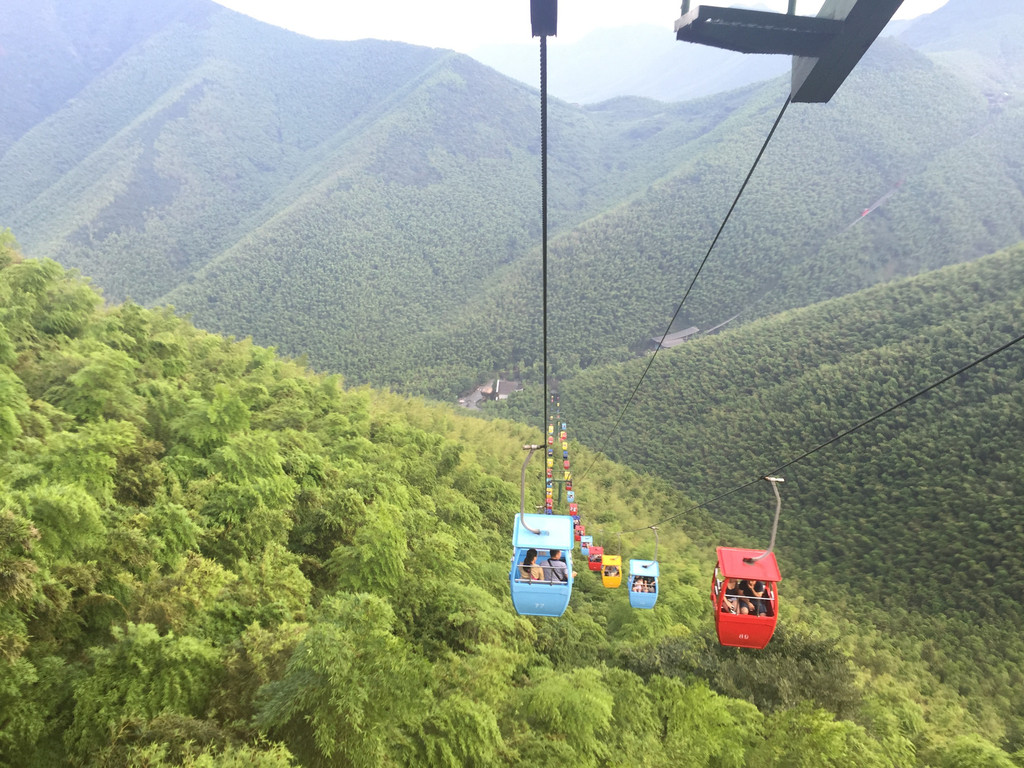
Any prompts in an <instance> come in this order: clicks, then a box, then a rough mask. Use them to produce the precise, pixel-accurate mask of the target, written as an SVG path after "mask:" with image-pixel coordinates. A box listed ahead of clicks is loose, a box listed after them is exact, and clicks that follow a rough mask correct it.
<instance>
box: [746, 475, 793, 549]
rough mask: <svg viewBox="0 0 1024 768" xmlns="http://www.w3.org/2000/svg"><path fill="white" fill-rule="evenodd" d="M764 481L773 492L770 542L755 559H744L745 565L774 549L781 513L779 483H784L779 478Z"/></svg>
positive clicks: (783, 480) (768, 478)
mask: <svg viewBox="0 0 1024 768" xmlns="http://www.w3.org/2000/svg"><path fill="white" fill-rule="evenodd" d="M764 479H765V480H767V481H768V482H769V483H771V484H772V490H773V491H775V522H774V523H772V540H771V541H770V542H769V543H768V549H766V550H765V551H764V552H762V553H761V554H760V555H758V556H757V557H744V558H743V562H745V563H756V562H757V561H758V560H763V559H764V558H766V557H768V555H770V554H771V553H772V550H773V549H775V534H776V532H777V531H778V530H779V513H780V512H782V496H780V495H779V483H784V482H786V481H785V479H783V478H781V477H765V478H764Z"/></svg>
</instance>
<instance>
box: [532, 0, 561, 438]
mask: <svg viewBox="0 0 1024 768" xmlns="http://www.w3.org/2000/svg"><path fill="white" fill-rule="evenodd" d="M530 22H531V25H532V27H533V36H534V37H540V200H541V202H540V208H541V241H542V245H541V284H542V290H541V295H542V299H541V305H542V311H541V314H542V325H543V327H542V330H541V334H542V337H543V345H544V362H543V369H542V370H541V376H542V378H543V379H544V386H543V398H544V421H543V422H542V423H541V427H540V429H541V434H543V433H544V430H545V429H547V424H548V35H554V34H557V31H558V5H557V2H556V1H554V0H548V1H545V0H531V2H530Z"/></svg>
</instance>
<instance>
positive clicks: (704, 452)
mask: <svg viewBox="0 0 1024 768" xmlns="http://www.w3.org/2000/svg"><path fill="white" fill-rule="evenodd" d="M1021 285H1024V246H1018V247H1016V248H1013V249H1011V250H1008V251H1004V252H1001V253H999V254H996V255H993V256H990V257H986V258H983V259H980V260H978V261H976V262H973V263H971V264H967V265H960V266H954V267H949V268H946V269H943V270H938V271H936V272H932V273H929V274H927V275H924V276H920V277H917V278H913V279H910V280H906V281H902V282H897V283H893V284H891V285H887V286H881V287H876V288H872V289H868V290H866V291H863V292H861V293H858V294H854V295H852V296H848V297H845V298H841V299H835V300H832V301H828V302H824V303H821V304H818V305H815V306H812V307H808V308H805V309H802V310H799V311H791V312H787V313H783V314H781V315H778V316H774V317H771V318H767V319H765V320H761V321H757V322H754V323H750V324H749V325H746V326H744V327H742V328H739V329H736V330H734V331H731V332H724V333H722V334H720V335H717V336H709V337H705V338H701V339H698V340H695V341H692V342H689V343H687V344H684V345H683V346H682V347H680V348H678V349H676V350H673V351H670V352H663V353H661V354H659V356H658V358H657V359H656V360H655V361H654V364H653V366H652V367H651V369H650V371H649V373H648V374H647V377H646V378H645V380H644V382H643V385H642V388H641V389H640V391H639V393H638V396H637V398H636V400H635V402H634V403H633V405H632V406H631V408H630V409H629V411H628V412H627V415H626V418H625V419H624V420H623V421H622V423H621V424H620V426H619V428H618V429H617V430H616V432H615V433H614V436H613V437H612V439H611V440H610V441H609V442H608V443H607V445H608V448H607V452H608V455H609V456H610V457H612V458H613V459H615V460H618V461H623V462H625V463H627V464H630V465H632V466H634V467H636V468H639V469H642V470H643V471H646V472H650V473H652V474H656V475H658V476H661V477H664V478H667V479H670V480H671V481H672V482H673V483H674V484H676V486H677V487H680V488H685V489H686V490H687V492H688V493H689V494H691V495H693V496H695V497H696V498H698V499H702V500H703V499H711V498H715V497H717V496H718V495H720V494H722V493H725V492H726V491H729V490H732V489H735V488H738V487H739V486H742V485H744V484H746V483H748V482H749V481H751V480H753V479H756V478H757V477H758V476H759V475H762V474H765V473H771V472H773V471H774V470H775V469H776V468H778V467H781V466H783V465H787V464H789V462H791V461H792V460H793V459H796V458H797V457H799V456H801V455H802V454H804V452H806V451H809V450H811V449H814V448H816V447H817V446H819V445H821V444H823V443H825V442H826V441H829V440H831V439H832V438H833V437H834V436H836V435H838V434H840V433H841V432H843V431H845V430H847V429H849V428H851V427H853V426H855V425H857V424H859V423H860V422H861V421H862V420H864V419H867V418H869V417H870V416H872V415H874V414H875V413H877V412H879V411H881V410H883V409H885V408H887V407H890V406H892V405H895V404H896V403H898V402H899V401H900V400H902V399H903V398H905V397H908V396H910V395H911V394H913V393H915V392H917V391H919V390H920V389H922V388H924V387H926V386H928V385H930V384H932V383H933V382H935V381H938V380H939V379H941V378H943V377H944V376H946V375H948V374H950V373H952V372H953V371H956V370H958V369H959V368H961V367H962V366H964V365H967V364H968V363H969V362H971V361H972V360H974V359H976V358H978V357H980V356H981V355H983V354H985V353H987V352H989V351H991V350H993V349H996V348H998V347H999V346H1001V345H1003V344H1005V343H1006V342H1008V341H1010V340H1012V339H1014V338H1016V337H1017V336H1018V335H1019V334H1020V333H1021V327H1020V318H1021V317H1024V293H1022V291H1021ZM1022 353H1024V350H1022V349H1013V350H1011V351H1008V352H1006V353H1005V354H1003V355H1000V356H998V357H995V358H992V359H991V360H988V361H986V362H985V363H984V364H982V365H980V366H978V367H977V368H975V369H972V370H971V371H969V372H966V373H964V374H962V375H960V376H958V377H957V378H956V379H955V380H954V381H951V382H949V383H948V384H947V385H945V386H943V387H941V388H939V389H936V390H934V391H932V392H930V393H929V394H928V395H927V396H926V397H923V398H921V399H919V400H917V401H915V402H913V403H911V404H909V405H907V406H905V407H903V408H900V409H899V410H897V411H895V412H894V413H893V414H891V415H889V416H886V417H884V418H882V419H880V420H878V421H876V422H874V423H872V424H870V425H868V426H866V427H865V428H863V429H861V430H859V431H857V432H854V433H853V434H852V435H850V436H849V437H847V438H844V439H843V440H841V441H839V442H837V443H835V444H834V445H830V446H829V447H827V448H825V449H823V450H821V451H818V452H815V453H814V454H813V455H811V456H809V457H807V458H806V459H804V460H801V461H799V462H797V463H796V464H793V465H792V466H788V467H786V468H785V469H784V470H783V472H782V474H783V475H784V476H785V478H786V481H787V482H786V484H785V486H784V488H783V494H784V497H785V508H786V511H785V513H784V515H783V518H782V522H781V524H780V527H779V539H780V552H781V555H780V557H781V558H782V559H783V561H784V562H785V563H786V564H787V565H788V566H789V572H790V573H793V574H794V575H796V576H797V578H799V581H800V583H801V585H802V586H803V587H804V588H805V589H806V588H808V587H809V585H812V584H815V585H818V588H819V589H820V590H823V591H824V592H826V593H828V594H830V595H836V597H833V598H831V599H833V600H835V601H836V603H837V604H839V605H843V606H848V607H849V609H850V610H852V611H854V613H855V614H857V615H864V614H866V615H870V616H873V617H875V619H876V620H878V621H879V622H884V623H886V624H887V625H888V626H890V627H892V629H893V631H895V632H898V633H900V634H906V635H908V636H910V637H914V638H918V640H919V641H922V642H924V643H925V644H926V645H927V646H929V647H931V648H932V651H931V652H932V653H934V654H935V657H936V659H939V658H941V659H943V661H941V662H939V661H937V662H936V663H938V664H940V665H941V666H943V667H944V668H945V669H946V673H945V674H946V675H948V677H947V679H950V680H955V681H956V682H957V685H958V686H959V687H960V690H962V691H966V690H975V691H976V692H980V693H983V694H984V695H985V696H990V697H994V698H996V699H997V700H999V701H1001V702H1002V704H1001V708H1003V709H1005V710H1006V711H1009V712H1013V713H1014V715H1015V716H1016V717H1020V715H1021V714H1022V713H1024V696H1022V694H1021V691H1024V679H1022V678H1021V669H1022V662H1024V643H1022V642H1021V640H1020V632H1021V627H1022V626H1024V606H1022V603H1021V600H1020V595H1021V594H1022V593H1024V568H1022V566H1021V562H1020V557H1019V553H1020V552H1021V551H1022V550H1024V532H1022V529H1021V526H1020V522H1019V515H1018V514H1017V509H1018V507H1019V502H1020V499H1021V498H1022V497H1024V485H1022V477H1021V472H1020V468H1021V467H1022V466H1024V454H1022V443H1021V439H1020V436H1021V434H1022V433H1024V424H1022V423H1021V421H1020V414H1021V412H1022V407H1021V406H1022V404H1024V362H1022V361H1024V358H1022ZM646 364H647V360H637V361H635V362H632V363H629V364H625V365H621V366H617V367H605V368H600V369H593V370H588V371H586V372H584V373H583V374H581V375H580V376H578V377H575V378H573V379H572V380H570V381H568V382H565V383H563V384H562V386H561V388H560V397H561V402H562V405H563V407H565V408H567V409H568V410H569V411H570V412H572V413H574V414H576V423H577V435H578V436H579V437H580V439H581V440H582V441H584V442H585V443H587V444H589V445H601V444H604V441H605V440H606V439H607V438H608V436H609V430H610V429H611V427H612V425H613V423H614V422H615V419H616V418H617V417H618V415H619V412H620V410H621V408H622V406H623V405H624V404H625V402H626V400H627V398H628V397H629V396H630V393H631V392H632V391H633V388H634V387H635V386H636V384H637V382H638V381H639V377H640V373H641V371H642V369H643V367H644V366H645V365H646ZM772 506H773V505H772V504H771V499H770V495H769V494H767V493H766V491H765V490H764V489H763V488H757V487H754V488H748V489H745V490H744V491H742V492H740V493H735V494H732V495H730V496H729V497H728V498H726V499H724V500H722V501H721V502H718V503H716V504H714V505H713V506H712V507H711V512H712V513H714V514H715V516H716V517H717V518H719V519H721V520H725V521H728V522H730V523H732V524H734V525H737V526H739V527H740V528H742V529H743V531H744V532H743V534H742V536H741V537H740V539H739V540H738V541H736V542H735V543H736V544H739V545H751V546H757V545H759V544H760V545H761V546H764V544H765V543H766V542H767V539H768V535H769V529H770V526H771V514H770V511H771V508H772ZM784 572H785V571H784ZM883 612H884V613H883ZM882 616H884V618H881V617H882ZM979 647H984V648H987V649H990V650H991V649H995V648H998V649H999V650H998V652H996V653H991V654H990V653H986V654H979V653H978V652H977V649H978V648H979ZM947 662H948V664H947ZM989 664H991V665H992V666H991V668H990V669H989V671H988V672H987V673H986V674H985V676H984V677H981V676H979V675H978V672H977V669H976V668H975V667H976V665H980V666H982V667H986V666H988V665H989ZM968 680H972V681H973V682H968Z"/></svg>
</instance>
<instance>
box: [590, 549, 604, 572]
mask: <svg viewBox="0 0 1024 768" xmlns="http://www.w3.org/2000/svg"><path fill="white" fill-rule="evenodd" d="M602 557H604V547H595V546H591V547H590V554H589V555H587V561H588V565H587V567H588V568H589V569H590V570H592V571H595V572H600V570H601V558H602Z"/></svg>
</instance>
